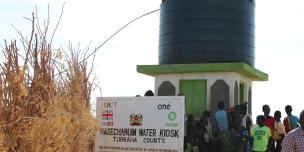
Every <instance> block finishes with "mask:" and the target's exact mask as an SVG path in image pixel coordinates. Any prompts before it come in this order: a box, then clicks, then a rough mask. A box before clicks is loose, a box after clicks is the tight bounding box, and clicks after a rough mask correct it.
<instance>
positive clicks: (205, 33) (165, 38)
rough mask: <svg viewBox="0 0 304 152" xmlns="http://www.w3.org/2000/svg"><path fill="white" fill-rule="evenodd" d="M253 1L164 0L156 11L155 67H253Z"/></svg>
mask: <svg viewBox="0 0 304 152" xmlns="http://www.w3.org/2000/svg"><path fill="white" fill-rule="evenodd" d="M254 10H255V2H254V1H253V0H165V1H163V2H162V4H161V8H160V32H159V56H158V61H159V64H191V63H232V62H243V63H247V64H249V65H252V66H254V60H255V53H254V51H255V46H254V45H255V36H254V32H255V25H254V12H255V11H254Z"/></svg>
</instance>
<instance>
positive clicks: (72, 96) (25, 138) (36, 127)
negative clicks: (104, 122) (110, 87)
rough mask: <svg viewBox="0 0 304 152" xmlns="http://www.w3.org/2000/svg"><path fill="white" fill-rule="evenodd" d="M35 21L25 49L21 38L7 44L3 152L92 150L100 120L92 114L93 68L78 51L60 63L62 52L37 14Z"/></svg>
mask: <svg viewBox="0 0 304 152" xmlns="http://www.w3.org/2000/svg"><path fill="white" fill-rule="evenodd" d="M31 22H32V32H31V35H30V37H29V39H28V40H25V39H23V45H24V46H25V47H24V49H23V52H20V49H19V48H18V47H17V44H16V41H12V42H10V43H9V44H8V43H7V42H5V47H4V48H3V54H4V61H3V63H0V64H1V69H0V95H1V98H0V151H7V152H12V151H14V152H15V151H26V152H29V151H31V152H36V151H37V152H42V151H45V152H53V151H64V152H70V151H71V152H77V151H79V152H84V151H92V148H93V145H94V141H95V133H96V130H97V128H98V123H97V121H96V120H95V119H94V118H93V117H92V115H91V114H90V104H89V100H90V92H91V83H90V82H89V75H88V73H90V71H89V72H88V71H87V65H86V63H85V62H80V61H79V57H78V56H75V54H73V51H72V56H71V57H67V59H66V60H65V61H66V63H65V64H58V63H59V62H60V60H61V55H60V54H61V52H60V51H58V50H57V51H56V50H54V49H52V48H51V44H50V43H48V42H47V40H46V37H47V36H46V33H47V31H44V32H41V31H39V29H38V30H37V31H38V34H36V29H35V27H37V26H36V25H37V24H35V18H34V15H33V17H32V19H31ZM46 30H47V29H46ZM21 54H22V55H23V57H21ZM55 72H56V73H57V72H59V73H60V74H57V75H56V74H55Z"/></svg>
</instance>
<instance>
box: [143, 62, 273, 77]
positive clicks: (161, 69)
mask: <svg viewBox="0 0 304 152" xmlns="http://www.w3.org/2000/svg"><path fill="white" fill-rule="evenodd" d="M137 72H138V73H142V74H146V75H150V76H155V75H159V74H174V73H200V72H236V73H239V74H241V75H242V76H244V77H247V78H249V79H251V80H253V81H267V80H268V74H266V73H264V72H262V71H260V70H258V69H255V68H254V67H252V66H250V65H248V64H245V63H205V64H162V65H137Z"/></svg>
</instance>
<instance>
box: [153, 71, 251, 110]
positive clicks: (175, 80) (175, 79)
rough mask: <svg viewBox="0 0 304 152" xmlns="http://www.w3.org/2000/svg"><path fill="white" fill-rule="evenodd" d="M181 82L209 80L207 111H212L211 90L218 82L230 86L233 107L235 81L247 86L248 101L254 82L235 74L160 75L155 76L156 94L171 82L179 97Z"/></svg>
mask: <svg viewBox="0 0 304 152" xmlns="http://www.w3.org/2000/svg"><path fill="white" fill-rule="evenodd" d="M180 80H207V109H210V106H211V104H210V98H211V97H210V88H211V86H212V85H213V84H214V83H215V82H216V81H217V80H224V81H225V82H226V83H227V85H228V86H229V94H230V95H229V99H230V101H229V102H230V103H229V106H233V104H234V102H233V101H234V84H235V81H237V82H238V84H240V83H243V84H245V86H244V88H245V99H248V89H249V87H250V86H252V81H251V80H250V79H248V78H246V77H243V76H242V75H240V74H238V73H235V72H210V73H180V74H160V75H156V76H155V94H156V95H157V94H158V88H159V86H160V85H161V84H162V83H163V82H164V81H169V82H171V83H172V85H174V86H175V90H176V92H175V94H176V95H177V94H178V93H179V87H180V86H179V82H180ZM238 88H239V87H238ZM251 88H252V87H251ZM238 92H239V91H238Z"/></svg>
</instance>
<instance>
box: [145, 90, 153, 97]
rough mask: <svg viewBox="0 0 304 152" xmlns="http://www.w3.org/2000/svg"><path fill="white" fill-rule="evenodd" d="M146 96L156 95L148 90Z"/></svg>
mask: <svg viewBox="0 0 304 152" xmlns="http://www.w3.org/2000/svg"><path fill="white" fill-rule="evenodd" d="M145 96H154V93H153V91H151V90H148V91H146V93H145Z"/></svg>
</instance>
